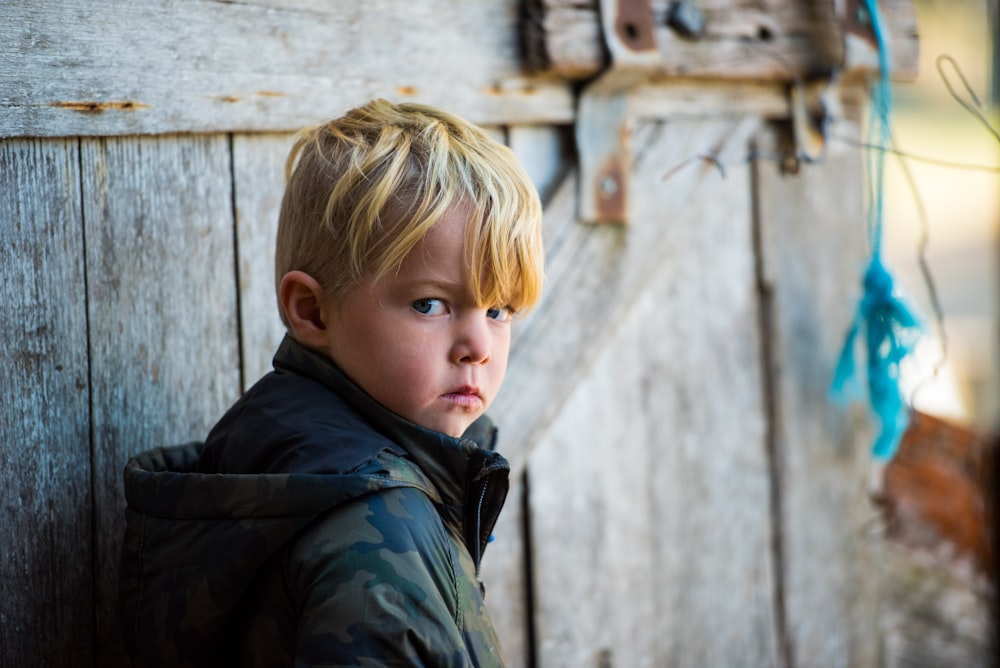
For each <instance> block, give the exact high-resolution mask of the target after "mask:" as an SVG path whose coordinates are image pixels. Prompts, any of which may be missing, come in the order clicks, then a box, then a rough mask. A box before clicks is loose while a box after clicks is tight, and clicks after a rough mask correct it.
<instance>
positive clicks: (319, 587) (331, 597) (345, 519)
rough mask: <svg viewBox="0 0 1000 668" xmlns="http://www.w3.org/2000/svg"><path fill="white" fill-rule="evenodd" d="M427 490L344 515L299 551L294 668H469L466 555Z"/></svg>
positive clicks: (384, 494)
mask: <svg viewBox="0 0 1000 668" xmlns="http://www.w3.org/2000/svg"><path fill="white" fill-rule="evenodd" d="M456 551H457V548H456V544H455V542H454V541H453V540H452V538H451V536H450V535H449V534H448V531H447V529H446V528H445V526H444V524H443V522H442V521H441V518H440V516H439V515H438V513H437V511H436V509H435V508H434V506H433V504H432V503H431V502H430V500H429V499H428V498H427V497H426V496H425V495H424V494H423V493H422V492H421V491H419V490H417V489H413V488H398V489H390V490H383V491H380V492H378V493H374V494H371V495H368V496H365V497H362V498H360V499H357V500H354V501H351V502H349V503H346V504H344V505H342V506H338V507H337V508H335V509H334V510H332V511H330V513H328V514H327V515H325V516H324V517H322V518H321V519H320V520H318V521H317V523H316V524H315V525H314V526H313V527H311V528H310V529H309V530H308V531H307V532H306V533H305V534H303V535H302V536H301V537H300V539H299V540H298V541H297V542H296V545H295V547H294V548H293V550H292V553H291V555H290V557H291V559H290V564H289V570H288V578H289V582H288V586H289V588H290V590H291V591H292V593H293V597H294V598H295V599H296V602H297V607H298V610H299V611H300V612H299V618H298V626H297V632H296V634H297V637H296V652H295V654H296V656H295V665H296V666H301V667H307V666H308V667H312V666H397V665H405V666H468V665H471V664H472V663H473V662H472V661H470V657H469V656H468V652H467V649H466V645H465V642H464V638H463V632H462V630H461V628H460V624H461V620H462V619H463V614H462V610H461V606H462V603H461V601H460V600H459V597H458V591H459V590H460V587H459V585H458V580H457V578H458V570H459V566H458V556H457V554H456Z"/></svg>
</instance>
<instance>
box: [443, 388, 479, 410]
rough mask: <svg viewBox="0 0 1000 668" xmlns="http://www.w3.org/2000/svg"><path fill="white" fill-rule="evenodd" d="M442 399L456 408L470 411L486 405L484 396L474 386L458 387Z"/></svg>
mask: <svg viewBox="0 0 1000 668" xmlns="http://www.w3.org/2000/svg"><path fill="white" fill-rule="evenodd" d="M441 398H442V399H444V400H446V401H448V402H450V403H452V404H455V405H456V406H459V407H461V408H465V409H470V410H475V409H478V408H480V407H481V406H482V405H483V403H484V400H483V395H482V393H481V392H480V390H479V388H478V387H474V386H472V385H463V386H462V387H457V388H455V389H454V390H452V391H451V392H447V393H445V394H442V395H441Z"/></svg>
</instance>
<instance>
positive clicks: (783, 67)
mask: <svg viewBox="0 0 1000 668" xmlns="http://www.w3.org/2000/svg"><path fill="white" fill-rule="evenodd" d="M527 1H528V10H527V12H526V16H527V18H526V21H525V27H524V31H525V53H526V54H527V56H528V59H529V62H530V65H531V67H532V68H533V69H534V70H535V71H537V72H544V73H547V74H550V75H556V76H561V77H567V78H576V79H587V78H590V77H593V76H595V75H597V74H598V73H600V72H601V71H602V70H604V69H605V68H606V67H607V66H608V51H609V49H608V46H607V45H606V40H605V38H604V37H603V34H604V33H603V31H602V28H601V17H600V10H599V5H600V2H599V0H527ZM618 1H619V2H623V1H624V0H618ZM859 4H861V3H859V2H858V1H857V0H820V1H817V2H802V1H801V0H714V1H712V2H692V1H691V0H688V1H687V2H683V3H678V2H654V3H652V8H653V19H652V20H653V26H654V32H655V41H656V45H657V48H658V49H659V62H658V63H657V65H656V68H655V71H656V73H657V74H659V75H663V76H679V77H694V78H712V79H730V80H731V79H756V80H768V79H770V80H785V81H788V80H791V79H794V78H796V77H798V78H802V79H808V78H812V77H814V76H823V75H826V74H828V73H830V72H831V71H832V70H835V69H848V70H850V69H855V68H861V69H871V68H872V67H873V66H874V65H875V64H876V63H875V60H874V58H872V57H871V55H870V54H871V53H872V52H873V47H872V45H871V43H870V40H866V39H865V35H864V30H861V29H859V26H858V22H857V21H855V20H853V19H854V18H856V17H855V16H854V15H855V14H856V13H857V12H856V11H855V10H856V9H857V5H859ZM678 5H683V6H685V7H686V8H688V9H690V10H692V11H694V12H695V16H697V17H699V18H700V19H701V21H702V22H703V25H702V26H701V32H700V33H697V34H696V36H691V35H687V34H685V32H686V30H685V27H684V23H683V22H682V21H681V20H680V19H678V18H676V17H675V16H674V14H673V13H672V12H676V8H677V6H678ZM879 6H880V8H881V12H882V14H883V18H884V21H885V24H886V28H887V31H888V33H889V38H890V39H889V42H890V49H891V60H892V67H893V76H894V78H896V79H897V80H904V81H906V80H912V79H913V78H914V77H915V76H916V72H917V59H918V41H917V29H916V15H915V12H914V9H913V3H912V0H882V1H881V2H880V3H879ZM848 13H851V16H850V17H848ZM849 19H850V20H849ZM869 28H870V26H869ZM869 32H870V30H869ZM859 36H860V38H859ZM612 51H613V50H612Z"/></svg>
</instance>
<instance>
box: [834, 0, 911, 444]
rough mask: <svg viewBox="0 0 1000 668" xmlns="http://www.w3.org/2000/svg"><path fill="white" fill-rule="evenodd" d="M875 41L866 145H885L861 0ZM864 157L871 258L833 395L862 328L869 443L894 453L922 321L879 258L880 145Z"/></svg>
mask: <svg viewBox="0 0 1000 668" xmlns="http://www.w3.org/2000/svg"><path fill="white" fill-rule="evenodd" d="M865 5H866V7H867V9H868V13H869V16H870V19H871V23H872V27H873V29H874V32H875V39H876V42H877V44H878V54H879V79H878V81H877V82H876V83H875V85H874V87H873V90H872V106H871V119H870V123H869V128H868V133H869V142H868V143H869V145H872V146H879V147H888V146H889V145H890V144H891V143H892V134H891V130H890V125H889V114H890V111H891V109H892V97H891V94H892V93H891V88H890V82H889V55H888V48H887V44H886V41H885V36H884V33H883V30H882V21H881V17H880V15H879V12H878V7H877V3H876V0H865ZM867 159H868V178H869V183H868V191H869V192H868V198H869V201H868V241H869V245H870V247H871V249H872V250H871V259H870V260H869V263H868V266H867V268H866V269H865V272H864V278H863V280H862V287H863V289H864V291H863V294H862V297H861V300H860V303H859V304H858V308H857V311H856V313H855V316H854V320H853V322H852V323H851V326H850V328H849V329H848V331H847V337H846V340H845V341H844V348H843V350H842V351H841V353H840V358H839V360H838V361H837V368H836V371H835V372H834V379H833V386H832V392H833V394H834V397H835V398H841V399H842V398H847V397H848V396H849V395H851V394H853V393H854V391H852V390H855V386H854V385H853V384H852V383H851V381H852V379H853V377H854V370H855V361H854V349H855V346H856V339H857V335H858V333H859V332H861V331H862V330H863V331H864V344H865V347H864V349H865V352H866V353H867V356H868V364H867V375H868V400H869V403H870V406H871V408H872V411H873V412H874V413H875V415H876V417H877V418H878V420H879V422H880V423H881V430H880V431H879V434H878V436H877V437H876V439H875V443H874V444H873V446H872V455H873V456H874V457H875V458H876V459H880V460H887V459H889V458H891V457H892V456H893V454H895V452H896V449H897V448H898V447H899V441H900V439H902V437H903V433H904V432H905V431H906V428H907V426H908V425H909V422H910V414H909V413H910V411H909V406H908V404H907V402H906V400H905V398H904V397H903V393H902V391H901V390H900V387H899V381H900V377H899V372H900V362H902V360H903V358H905V357H906V356H907V355H908V354H910V353H911V352H912V351H913V348H914V346H915V345H916V343H917V340H918V339H919V337H920V334H921V333H922V329H923V327H922V325H921V323H920V321H919V320H918V319H917V317H916V316H915V315H914V313H913V312H912V311H911V310H910V308H909V307H908V306H907V305H906V303H905V302H904V301H903V300H902V299H901V298H900V297H899V296H898V294H897V293H896V290H895V284H894V281H893V278H892V274H891V273H889V270H888V269H887V268H886V267H885V265H884V264H883V262H882V220H883V187H884V175H885V151H883V150H880V149H869V151H868V153H867Z"/></svg>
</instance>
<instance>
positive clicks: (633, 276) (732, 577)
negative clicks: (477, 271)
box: [495, 120, 777, 666]
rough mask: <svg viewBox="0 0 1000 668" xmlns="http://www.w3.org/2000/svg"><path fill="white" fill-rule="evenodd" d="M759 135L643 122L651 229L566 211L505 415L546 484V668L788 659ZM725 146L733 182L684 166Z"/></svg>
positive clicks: (540, 642)
mask: <svg viewBox="0 0 1000 668" xmlns="http://www.w3.org/2000/svg"><path fill="white" fill-rule="evenodd" d="M753 127H754V123H753V122H752V121H749V122H741V121H731V120H730V121H718V120H716V121H711V120H703V121H690V122H677V123H668V124H659V123H654V124H643V125H642V126H641V127H640V128H639V130H638V131H637V133H636V136H635V138H634V141H635V149H636V150H635V153H636V160H635V165H634V167H633V173H632V178H633V179H635V183H636V184H637V186H636V189H635V193H636V201H635V203H634V204H635V207H636V209H635V210H636V214H637V215H636V216H635V224H634V225H631V226H629V227H625V228H617V227H607V226H596V227H592V226H581V225H579V224H577V223H576V222H575V214H574V209H573V207H572V206H571V205H567V203H566V202H567V200H569V201H570V202H571V201H572V199H573V184H572V182H569V183H567V184H565V185H564V187H563V188H562V189H561V190H560V192H558V193H557V194H556V197H555V199H554V200H553V202H552V204H551V205H550V207H549V209H548V210H547V214H548V216H547V223H546V224H547V230H546V234H547V237H546V238H547V244H548V246H547V248H548V250H547V255H548V258H549V269H548V271H549V278H550V284H549V292H548V293H547V296H546V297H545V298H544V301H543V303H542V305H540V307H539V309H538V311H537V312H536V313H534V314H532V315H531V316H529V318H528V319H527V320H526V321H525V322H523V323H521V326H522V330H521V331H520V332H519V333H518V335H517V339H516V343H515V351H514V354H513V355H512V361H511V370H510V372H509V377H508V385H506V386H505V388H504V390H503V391H502V397H503V400H502V401H501V400H500V399H498V403H497V405H495V413H496V415H497V417H498V419H500V417H501V416H502V417H503V422H502V424H509V425H512V426H513V428H514V431H515V434H511V431H512V430H511V428H508V430H507V436H508V439H512V440H513V445H516V446H518V449H516V450H513V451H512V452H511V453H510V454H511V456H512V458H513V460H514V463H515V468H520V467H524V466H526V467H527V468H528V471H529V475H530V479H531V495H530V499H529V508H530V512H531V517H530V526H531V527H532V544H533V552H532V555H531V559H532V564H533V568H534V571H535V574H536V586H535V589H534V591H535V595H536V597H537V600H536V603H535V609H534V617H535V620H536V634H537V652H538V653H539V659H540V665H545V666H580V665H623V666H624V665H627V666H659V665H774V664H775V661H776V656H777V654H776V646H775V634H774V623H773V615H774V604H773V586H772V582H771V577H772V576H771V569H772V564H771V555H770V552H769V541H770V535H771V525H770V521H771V516H770V510H769V507H768V489H769V487H768V469H767V455H766V451H765V448H764V418H763V413H762V405H763V400H762V398H761V392H762V390H761V388H762V384H761V382H760V374H761V370H760V367H759V364H758V362H757V360H756V355H757V330H756V319H755V312H756V302H755V294H754V289H753V281H752V276H753V246H752V240H751V209H750V185H749V170H748V169H747V167H746V165H745V163H744V164H743V167H742V169H739V164H740V162H741V161H742V160H743V159H744V158H745V154H746V146H747V144H746V142H747V141H748V138H749V136H750V133H751V132H752V129H753ZM710 146H711V147H716V148H718V149H719V154H720V159H721V160H723V161H725V162H726V163H727V164H729V165H730V169H731V170H732V171H731V172H730V174H729V175H728V176H727V178H725V179H723V178H722V175H721V174H720V173H719V171H718V170H717V168H716V167H715V166H713V165H711V164H707V163H703V162H701V161H696V162H691V163H689V164H687V166H683V163H685V160H686V158H689V157H691V156H694V155H697V154H698V153H701V152H703V151H704V150H705V148H706V147H710ZM678 165H681V169H680V170H678V171H674V172H673V174H674V175H673V177H671V178H666V179H665V178H664V177H665V176H666V175H667V174H668V173H670V172H671V171H672V169H673V168H675V167H677V166H678ZM733 172H735V174H734V173H733ZM557 218H558V219H557ZM720 388H725V389H724V390H723V391H721V392H720ZM524 397H532V399H531V400H530V401H529V400H525V399H524ZM518 399H520V400H518ZM505 442H509V441H505ZM706 620H712V621H711V622H710V623H706ZM720 629H725V633H723V634H721V635H720V634H719V630H720Z"/></svg>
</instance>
